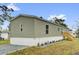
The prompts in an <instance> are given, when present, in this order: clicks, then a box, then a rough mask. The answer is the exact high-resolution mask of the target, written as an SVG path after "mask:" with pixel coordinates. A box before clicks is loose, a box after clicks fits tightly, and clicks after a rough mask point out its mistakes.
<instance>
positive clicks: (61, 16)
mask: <svg viewBox="0 0 79 59" xmlns="http://www.w3.org/2000/svg"><path fill="white" fill-rule="evenodd" d="M54 17H57V18H58V19H66V16H65V15H64V14H59V15H50V16H49V17H48V20H52V21H54V19H53V18H54Z"/></svg>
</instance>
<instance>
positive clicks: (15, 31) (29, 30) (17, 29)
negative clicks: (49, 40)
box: [10, 17, 34, 37]
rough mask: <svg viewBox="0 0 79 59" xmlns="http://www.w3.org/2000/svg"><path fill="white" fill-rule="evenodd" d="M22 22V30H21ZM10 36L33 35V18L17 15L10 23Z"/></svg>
mask: <svg viewBox="0 0 79 59" xmlns="http://www.w3.org/2000/svg"><path fill="white" fill-rule="evenodd" d="M21 24H22V28H23V29H22V31H21ZM10 36H11V37H34V20H33V19H32V18H28V17H18V18H16V19H15V20H14V21H12V22H11V24H10Z"/></svg>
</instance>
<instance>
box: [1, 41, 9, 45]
mask: <svg viewBox="0 0 79 59" xmlns="http://www.w3.org/2000/svg"><path fill="white" fill-rule="evenodd" d="M9 42H10V40H0V45H2V44H9Z"/></svg>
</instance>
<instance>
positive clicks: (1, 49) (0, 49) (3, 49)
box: [0, 44, 27, 55]
mask: <svg viewBox="0 0 79 59" xmlns="http://www.w3.org/2000/svg"><path fill="white" fill-rule="evenodd" d="M23 48H27V47H26V46H21V45H11V44H5V45H0V55H6V54H7V53H9V52H13V51H16V50H19V49H23Z"/></svg>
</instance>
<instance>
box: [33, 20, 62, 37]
mask: <svg viewBox="0 0 79 59" xmlns="http://www.w3.org/2000/svg"><path fill="white" fill-rule="evenodd" d="M34 21H35V37H38V38H40V37H53V36H62V30H61V27H59V26H57V25H54V24H50V23H47V22H43V21H40V20H34ZM46 25H49V33H48V34H46ZM58 29H59V30H58Z"/></svg>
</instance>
